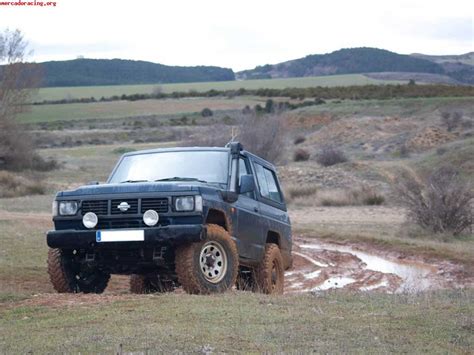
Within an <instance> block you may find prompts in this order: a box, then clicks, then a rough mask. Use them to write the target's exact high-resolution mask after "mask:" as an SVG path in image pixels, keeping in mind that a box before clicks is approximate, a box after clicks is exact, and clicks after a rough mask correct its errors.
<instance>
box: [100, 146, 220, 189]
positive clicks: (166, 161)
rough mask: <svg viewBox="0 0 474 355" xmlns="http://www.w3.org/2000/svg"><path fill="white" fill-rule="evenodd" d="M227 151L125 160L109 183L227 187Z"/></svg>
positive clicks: (180, 153)
mask: <svg viewBox="0 0 474 355" xmlns="http://www.w3.org/2000/svg"><path fill="white" fill-rule="evenodd" d="M228 164H229V153H228V152H226V151H181V152H160V153H148V154H137V155H129V156H126V157H124V158H123V159H122V160H121V162H120V163H119V165H118V167H117V168H116V170H115V172H114V173H113V175H112V176H111V178H110V180H109V183H122V182H144V181H157V180H164V181H179V180H200V181H205V182H209V183H219V184H226V183H227V176H228V171H229V167H228Z"/></svg>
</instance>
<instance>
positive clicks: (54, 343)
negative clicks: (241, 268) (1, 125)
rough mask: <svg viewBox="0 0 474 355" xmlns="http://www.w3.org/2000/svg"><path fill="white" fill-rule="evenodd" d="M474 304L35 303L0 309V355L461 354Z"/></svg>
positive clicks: (225, 299)
mask: <svg viewBox="0 0 474 355" xmlns="http://www.w3.org/2000/svg"><path fill="white" fill-rule="evenodd" d="M41 298H46V302H45V304H41V303H40V302H39V301H41ZM75 299H78V301H77V302H74V300H75ZM58 301H59V302H60V301H62V302H63V304H64V305H63V306H59V304H60V303H59V302H58ZM473 304H474V303H473V292H472V291H469V290H464V291H462V290H461V291H452V292H437V293H428V294H421V295H383V294H360V293H353V294H352V293H344V292H330V293H326V294H319V295H300V296H280V297H269V296H265V295H259V294H252V293H249V292H230V293H227V294H224V295H214V296H205V297H202V296H201V297H200V296H190V295H177V294H165V295H162V296H155V295H150V296H146V295H145V296H133V297H129V296H127V297H125V296H121V297H120V296H106V295H102V296H98V297H97V296H95V297H94V296H89V297H81V296H79V295H49V296H48V295H40V297H39V298H38V300H35V299H32V300H26V301H18V300H17V302H16V303H14V304H12V303H11V302H10V304H8V303H7V307H2V308H0V329H1V330H2V332H0V352H1V353H30V352H34V353H120V354H121V353H143V354H145V353H211V352H212V353H235V352H243V353H281V352H283V353H287V352H289V353H294V352H296V353H308V352H316V353H373V354H376V353H393V352H395V353H426V352H427V353H431V354H433V353H468V352H469V351H470V349H472V346H473V336H472V319H471V318H470V317H469V314H472V312H473ZM13 305H15V306H14V307H12V306H13ZM124 317H126V319H127V320H126V321H124ZM64 329H67V331H64ZM25 334H28V340H27V341H25V338H24V335H25Z"/></svg>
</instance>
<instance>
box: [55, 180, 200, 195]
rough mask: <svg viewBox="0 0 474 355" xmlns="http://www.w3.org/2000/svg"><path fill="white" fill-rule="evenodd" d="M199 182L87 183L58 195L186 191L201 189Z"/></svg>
mask: <svg viewBox="0 0 474 355" xmlns="http://www.w3.org/2000/svg"><path fill="white" fill-rule="evenodd" d="M201 185H203V184H202V183H199V182H189V181H186V182H176V181H173V182H142V183H123V184H102V185H86V186H81V187H79V188H77V189H75V190H68V191H61V192H58V194H57V195H56V196H57V197H67V196H84V195H110V194H128V193H132V194H133V193H147V192H185V191H199V186H201Z"/></svg>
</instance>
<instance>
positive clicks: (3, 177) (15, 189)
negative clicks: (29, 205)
mask: <svg viewBox="0 0 474 355" xmlns="http://www.w3.org/2000/svg"><path fill="white" fill-rule="evenodd" d="M45 193H46V187H45V185H44V184H43V183H42V182H40V181H37V180H30V179H28V178H26V177H23V176H20V175H17V174H13V173H10V172H7V171H0V198H1V197H19V196H27V195H43V194H45Z"/></svg>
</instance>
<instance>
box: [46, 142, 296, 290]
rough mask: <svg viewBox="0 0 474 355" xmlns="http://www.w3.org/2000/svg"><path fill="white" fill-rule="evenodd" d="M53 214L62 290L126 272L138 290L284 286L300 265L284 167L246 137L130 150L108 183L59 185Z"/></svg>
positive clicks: (55, 278)
mask: <svg viewBox="0 0 474 355" xmlns="http://www.w3.org/2000/svg"><path fill="white" fill-rule="evenodd" d="M53 222H54V227H55V230H53V231H49V232H48V233H47V243H48V246H49V247H50V249H49V252H48V273H49V276H50V280H51V282H52V284H53V286H54V288H55V289H56V291H58V292H85V293H89V292H95V293H101V292H103V291H104V290H105V288H106V287H107V283H108V281H109V279H110V275H111V274H122V275H131V277H130V290H131V291H132V292H134V293H150V292H166V291H172V290H173V289H174V288H175V287H178V286H179V285H181V286H182V287H183V289H184V290H185V291H186V292H188V293H193V294H209V293H216V292H224V291H225V290H227V289H229V288H231V287H232V286H234V285H236V286H237V288H238V289H248V290H252V291H259V292H263V293H282V292H283V284H284V270H285V269H287V268H289V267H290V266H291V263H292V258H291V225H290V219H289V217H288V213H287V210H286V205H285V201H284V198H283V194H282V191H281V189H280V185H279V183H278V179H277V176H276V173H275V168H274V166H273V165H272V164H270V163H268V162H267V161H265V160H263V159H261V158H259V157H257V156H255V155H253V154H251V153H249V152H247V151H245V150H243V149H242V146H241V144H240V143H237V142H233V143H230V144H228V145H227V146H226V147H225V148H172V149H154V150H145V151H138V152H132V153H127V154H124V155H123V156H122V157H121V159H120V160H119V162H118V164H117V165H116V167H115V168H114V170H113V171H112V173H111V175H110V177H109V179H108V181H107V183H105V184H98V183H91V184H89V185H87V186H83V187H80V188H78V189H76V190H72V191H62V192H58V193H57V195H56V198H55V201H54V202H53Z"/></svg>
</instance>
